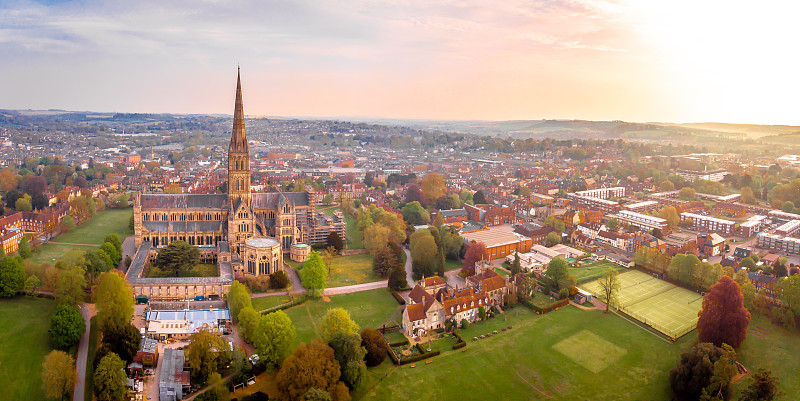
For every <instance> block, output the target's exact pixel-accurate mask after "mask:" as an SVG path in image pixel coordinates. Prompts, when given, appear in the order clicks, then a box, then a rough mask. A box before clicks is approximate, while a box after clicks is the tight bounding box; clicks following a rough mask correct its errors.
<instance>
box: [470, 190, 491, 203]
mask: <svg viewBox="0 0 800 401" xmlns="http://www.w3.org/2000/svg"><path fill="white" fill-rule="evenodd" d="M472 201H473V204H475V205H483V204H487V203H489V201H487V200H486V195H484V194H483V191H480V190H479V191H477V192H475V193H474V194H472Z"/></svg>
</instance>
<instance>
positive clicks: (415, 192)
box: [405, 184, 426, 204]
mask: <svg viewBox="0 0 800 401" xmlns="http://www.w3.org/2000/svg"><path fill="white" fill-rule="evenodd" d="M405 201H406V203H412V202H417V203H421V204H425V202H426V200H425V194H424V193H422V189H421V188H420V187H419V185H417V184H408V186H407V187H406V197H405Z"/></svg>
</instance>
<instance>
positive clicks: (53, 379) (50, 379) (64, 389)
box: [42, 350, 77, 399]
mask: <svg viewBox="0 0 800 401" xmlns="http://www.w3.org/2000/svg"><path fill="white" fill-rule="evenodd" d="M76 377H77V372H76V371H75V360H73V359H72V357H71V356H70V355H69V354H67V353H66V352H64V351H59V350H53V351H50V353H49V354H47V356H45V357H44V363H42V387H44V394H45V396H46V397H47V398H58V399H63V398H64V396H66V395H68V394H69V393H70V391H72V390H73V389H74V388H75V379H76Z"/></svg>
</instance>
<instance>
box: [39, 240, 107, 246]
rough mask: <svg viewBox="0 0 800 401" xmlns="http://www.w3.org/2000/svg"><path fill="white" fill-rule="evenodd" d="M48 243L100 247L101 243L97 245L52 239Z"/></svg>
mask: <svg viewBox="0 0 800 401" xmlns="http://www.w3.org/2000/svg"><path fill="white" fill-rule="evenodd" d="M48 244H56V245H77V246H95V247H98V248H99V247H100V245H97V244H74V243H72V242H56V241H50V242H48Z"/></svg>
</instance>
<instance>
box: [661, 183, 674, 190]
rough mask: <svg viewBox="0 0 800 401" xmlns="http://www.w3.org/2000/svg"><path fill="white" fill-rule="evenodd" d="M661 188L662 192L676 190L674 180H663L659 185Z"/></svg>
mask: <svg viewBox="0 0 800 401" xmlns="http://www.w3.org/2000/svg"><path fill="white" fill-rule="evenodd" d="M659 189H661V191H662V192H667V191H674V190H675V184H673V183H672V181H663V182H662V183H661V185H659Z"/></svg>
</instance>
